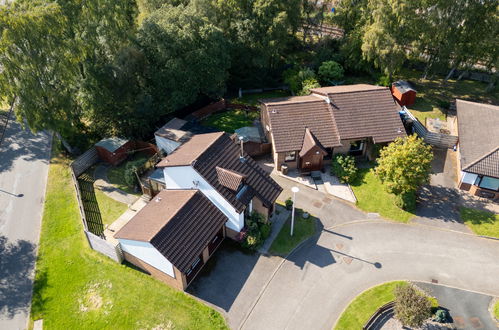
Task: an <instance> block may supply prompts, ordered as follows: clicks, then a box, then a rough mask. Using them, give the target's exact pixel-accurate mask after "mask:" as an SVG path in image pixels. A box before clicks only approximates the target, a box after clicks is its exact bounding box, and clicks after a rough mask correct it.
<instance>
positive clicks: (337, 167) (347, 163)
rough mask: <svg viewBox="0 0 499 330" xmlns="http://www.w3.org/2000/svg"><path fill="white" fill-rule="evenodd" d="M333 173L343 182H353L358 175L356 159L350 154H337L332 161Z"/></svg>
mask: <svg viewBox="0 0 499 330" xmlns="http://www.w3.org/2000/svg"><path fill="white" fill-rule="evenodd" d="M331 174H333V175H335V176H337V177H338V179H339V180H340V182H342V183H351V182H353V181H354V180H355V178H356V177H357V167H356V166H355V160H354V158H353V157H352V156H349V155H336V156H334V157H333V161H332V163H331Z"/></svg>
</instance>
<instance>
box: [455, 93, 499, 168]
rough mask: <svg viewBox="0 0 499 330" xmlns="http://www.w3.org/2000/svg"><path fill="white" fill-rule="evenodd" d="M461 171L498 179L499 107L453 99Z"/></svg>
mask: <svg viewBox="0 0 499 330" xmlns="http://www.w3.org/2000/svg"><path fill="white" fill-rule="evenodd" d="M456 109H457V122H458V132H459V151H460V156H461V169H462V170H463V171H466V172H470V173H474V174H479V175H486V176H490V177H495V178H499V106H497V105H491V104H484V103H476V102H470V101H464V100H456Z"/></svg>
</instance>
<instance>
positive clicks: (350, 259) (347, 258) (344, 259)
mask: <svg viewBox="0 0 499 330" xmlns="http://www.w3.org/2000/svg"><path fill="white" fill-rule="evenodd" d="M352 260H353V259H352V258H350V257H343V261H344V262H345V263H346V264H347V265H350V264H351V263H352Z"/></svg>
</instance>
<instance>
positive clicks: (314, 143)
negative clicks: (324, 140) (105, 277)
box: [299, 127, 327, 157]
mask: <svg viewBox="0 0 499 330" xmlns="http://www.w3.org/2000/svg"><path fill="white" fill-rule="evenodd" d="M313 150H315V151H316V152H318V153H322V154H323V155H327V151H326V150H325V149H324V147H323V146H322V144H321V143H320V142H319V140H317V138H316V137H315V136H314V134H313V133H312V132H311V131H310V129H309V128H308V127H307V128H306V129H305V136H304V138H303V146H302V148H301V150H300V153H299V155H300V157H303V156H305V155H306V154H308V153H309V152H310V151H313Z"/></svg>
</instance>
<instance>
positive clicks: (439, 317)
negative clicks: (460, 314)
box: [434, 309, 449, 323]
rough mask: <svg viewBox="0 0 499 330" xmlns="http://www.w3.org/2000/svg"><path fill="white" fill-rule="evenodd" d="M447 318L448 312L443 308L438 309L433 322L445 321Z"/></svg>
mask: <svg viewBox="0 0 499 330" xmlns="http://www.w3.org/2000/svg"><path fill="white" fill-rule="evenodd" d="M448 319H449V313H448V312H447V311H446V310H445V309H438V310H437V312H436V313H435V319H434V320H435V322H438V323H445V322H447V320H448Z"/></svg>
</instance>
